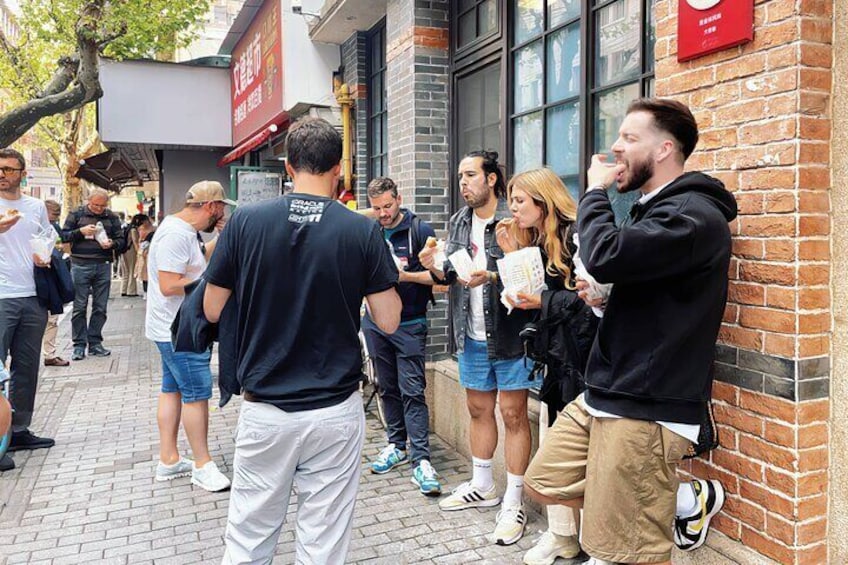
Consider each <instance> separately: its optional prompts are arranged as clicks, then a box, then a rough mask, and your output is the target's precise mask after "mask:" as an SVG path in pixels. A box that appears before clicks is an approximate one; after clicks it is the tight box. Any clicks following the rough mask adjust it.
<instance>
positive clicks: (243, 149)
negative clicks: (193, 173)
mask: <svg viewBox="0 0 848 565" xmlns="http://www.w3.org/2000/svg"><path fill="white" fill-rule="evenodd" d="M287 121H288V117H286V118H285V119H283V120H280V121H279V122H277V123H274V124H271V125H270V126H267V127H265V128H263V129H262V131H260V132H259V133H257V134H256V135H254V136H252V137H248V138H247V139H246V140H244V141H242V142H241V143H240V144H239V146H238V147H236V148H235V149H233V150H232V151H230V152H229V153H227V154H226V155H224V156H223V157H221V158H220V159H219V160H218V166H219V167H223V166H225V165H229V164H230V163H232V162H233V161H235V160H236V159H238V158H239V157H241V156H242V155H244V154H245V153H247V152H248V151H252V150H254V149H256V148H257V147H259V146H260V145H262V144H263V143H265V142H266V141H268V138H269V137H271V134H273V133H275V132H276V131H277V130H279V129H280V126H282V125H283V124H285V123H286V122H287Z"/></svg>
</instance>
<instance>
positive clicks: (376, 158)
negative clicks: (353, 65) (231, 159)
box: [365, 18, 389, 182]
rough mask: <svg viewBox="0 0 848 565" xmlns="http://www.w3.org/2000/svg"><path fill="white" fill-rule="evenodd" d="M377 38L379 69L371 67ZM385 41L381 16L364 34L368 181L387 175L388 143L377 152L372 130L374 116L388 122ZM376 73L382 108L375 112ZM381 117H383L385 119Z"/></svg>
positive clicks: (384, 28)
mask: <svg viewBox="0 0 848 565" xmlns="http://www.w3.org/2000/svg"><path fill="white" fill-rule="evenodd" d="M378 38H382V45H381V57H380V61H381V63H382V64H381V66H380V68H379V69H374V68H373V67H374V63H373V61H374V57H373V49H374V44H375V41H376V40H377V39H378ZM386 43H387V38H386V19H385V18H383V19H382V20H380V21H379V22H378V23H377V24H375V25H374V27H372V28H371V29H370V30H368V31H367V32H366V34H365V54H366V55H365V60H366V64H365V69H366V70H365V76H366V77H367V87H366V101H367V103H366V108H367V109H366V124H365V125H366V127H365V131H366V135H367V137H368V143H367V157H366V159H367V166H366V170H367V177H368V179H367V180H368V181H369V182H370V181H371V180H372V179H374V178H375V177H378V176H387V175H388V166H389V148H388V144H386V147H381V148H380V149H381V151H380V152H379V153H376V152H375V151H376V148H375V147H374V131H373V130H374V128H373V126H372V123H373V120H374V118H376V117H378V116H379V117H380V120H381V124H382V123H386V124H388V113H389V109H388V106H387V104H386V101H387V100H386V98H387V97H386ZM378 75H379V76H380V78H381V81H380V84H381V85H382V91H381V92H380V94H379V96H380V98H381V104H380V108H382V109H381V110H380V111H379V112H375V111H374V107H375V98H374V96H375V92H374V89H373V88H372V86H373V84H374V78H375V77H376V76H378ZM383 118H385V120H384V119H383ZM381 133H382V134H383V135H381V139H383V137H384V136H385V132H382V131H381ZM375 162H379V163H380V171H379V173H380V174H375V167H374V165H375Z"/></svg>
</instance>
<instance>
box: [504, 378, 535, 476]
mask: <svg viewBox="0 0 848 565" xmlns="http://www.w3.org/2000/svg"><path fill="white" fill-rule="evenodd" d="M499 395H500V407H501V417H502V418H503V422H504V428H505V429H506V438H505V440H504V458H505V459H506V470H507V471H509V472H510V473H512V474H513V475H523V474H524V471H526V470H527V465H528V464H529V463H530V441H531V440H530V419H529V418H528V416H527V391H526V390H502V391H500V393H499Z"/></svg>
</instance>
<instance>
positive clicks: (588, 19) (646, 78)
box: [501, 0, 655, 194]
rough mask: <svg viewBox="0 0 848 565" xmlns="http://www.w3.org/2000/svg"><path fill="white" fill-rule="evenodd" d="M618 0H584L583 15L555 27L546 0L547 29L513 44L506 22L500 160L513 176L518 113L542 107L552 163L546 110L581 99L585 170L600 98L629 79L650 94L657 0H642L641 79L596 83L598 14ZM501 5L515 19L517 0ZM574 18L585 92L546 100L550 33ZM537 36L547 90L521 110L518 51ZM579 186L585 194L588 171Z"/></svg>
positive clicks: (506, 0) (581, 155)
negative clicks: (653, 15) (517, 104)
mask: <svg viewBox="0 0 848 565" xmlns="http://www.w3.org/2000/svg"><path fill="white" fill-rule="evenodd" d="M617 1H619V0H582V1H581V7H580V15H579V16H577V17H572V18H570V19H568V20H565V21H563V22H560V23H558V24H557V25H556V26H554V27H549V26H548V21H549V14H548V10H547V0H546V1H545V2H544V3H543V4H544V8H543V14H542V17H543V26H542V27H543V29H542V33H541V34H538V35H535V36H533V37H532V38H530V39H526V40H524V41H523V42H521V43H517V44H513V39H514V38H513V36H512V32H513V30H514V26H512V27H510V26H509V25H507V24H506V23H505V24H504V29H506V30H507V32H506V33H505V34H504V38H503V39H504V41H503V43H504V44H505V45H504V48H503V52H504V53H505V59H506V60H505V69H506V72H507V80H506V81H505V82H506V87H505V89H506V93H505V94H506V98H505V101H506V103H505V108H504V110H502V113H503V116H504V123H506V124H507V125H506V128H505V130H506V132H505V133H506V143H505V144H504V147H505V148H506V149H505V151H504V155H503V156H502V159H501V162H502V163H503V164H504V165H505V166H506V170H507V174H508V175H510V176H511V175H512V174H513V173H514V172H515V170H514V168H515V167H514V165H515V163H514V159H513V156H514V150H515V148H514V145H513V144H514V135H513V130H514V120H515V119H516V118H520V117H522V116H525V115H529V114H532V113H535V112H540V111H541V112H542V140H541V141H542V163H543V164H547V159H546V155H547V149H548V147H547V135H546V131H547V120H546V118H547V112H548V110H549V109H550V108H554V107H557V106H561V105H565V104H570V103H573V102H574V101H577V103H578V104H579V110H578V111H579V115H580V132H581V133H580V148H579V162H580V163H581V164H582V165H583V170H585V168H586V167H588V165H589V162H590V161H591V158H592V154H593V153H594V147H595V144H596V136H595V131H594V121H593V120H594V103H595V100H596V97H597V96H599V95H601V94H603V93H604V92H606V91H611V90H614V89H616V88H618V87H621V86H623V85H627V84H633V83H638V84H639V93H640V95H641V96H646V95H647V94H648V93H649V90H650V87H651V84H652V83H653V81H654V77H655V70H654V68H649V67H648V63H649V55H648V53H647V52H646V51H647V50H646V49H645V47H646V46H648V45H649V42H648V37H649V33H650V29H649V28H648V26H647V23H648V21H649V19H650V18H651V14H650V11H649V10H650V9H651V6H652V3H653V2H654V0H639V9H640V11H641V17H640V18H639V38H640V42H641V44H640V45H641V49H640V69H639V70H640V73H639V75H638V76H637V77H636V78H631V79H627V80H623V81H617V82H616V83H614V84H612V83H611V84H607V85H604V86H602V87H596V86H595V85H594V77H595V71H596V65H595V61H596V58H595V55H596V53H597V48H596V39H597V31H596V29H595V21H596V14H597V13H598V12H599V11H600V10H602V9H604V8H606V7H607V6H610V5H612V4H614V3H615V2H617ZM501 9H502V11H503V12H504V15H505V16H506V18H508V21H509V22H515V2H514V0H502V2H501ZM575 22H579V26H580V92H579V93H578V95H577V96H571V97H568V98H564V99H562V100H557V101H556V102H549V101H548V99H547V75H548V69H547V55H548V53H547V42H548V37H550V36H551V35H552V34H555V33H557V32H558V31H560V30H561V29H563V28H565V27H568V26H570V25H573V24H574V23H575ZM536 41H541V44H542V61H541V65H542V75H543V76H542V93H543V100H544V102H543V104H542V105H540V106H534V107H533V108H531V109H526V110H522V111H520V112H515V111H514V109H515V90H514V84H515V77H516V74H517V73H516V68H515V56H514V55H515V53H516V52H517V51H518V50H520V49H521V48H523V47H526V46H528V45H530V44H532V43H534V42H536ZM650 58H653V53H651V54H650ZM578 189H579V192H580V194H583V193H584V192H585V190H586V178H585V175H584V174H580V173H578Z"/></svg>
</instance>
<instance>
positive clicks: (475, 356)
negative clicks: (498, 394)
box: [459, 337, 534, 392]
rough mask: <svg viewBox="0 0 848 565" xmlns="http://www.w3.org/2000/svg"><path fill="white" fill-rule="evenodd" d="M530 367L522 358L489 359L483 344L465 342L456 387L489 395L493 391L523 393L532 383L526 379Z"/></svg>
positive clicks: (473, 341) (460, 357)
mask: <svg viewBox="0 0 848 565" xmlns="http://www.w3.org/2000/svg"><path fill="white" fill-rule="evenodd" d="M532 369H533V363H532V362H531V361H526V360H525V358H524V357H516V358H515V359H489V357H488V355H487V353H486V342H485V341H477V340H474V339H471V338H470V337H466V338H465V350H464V351H463V352H462V353H460V354H459V384H460V385H462V387H463V388H470V389H472V390H480V391H483V392H488V391H492V390H526V389H528V388H532V387H533V385H534V382H533V381H531V380H530V379H529V377H530V371H531V370H532Z"/></svg>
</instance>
